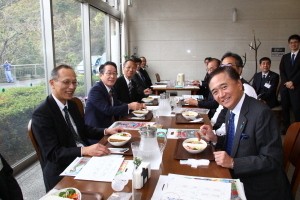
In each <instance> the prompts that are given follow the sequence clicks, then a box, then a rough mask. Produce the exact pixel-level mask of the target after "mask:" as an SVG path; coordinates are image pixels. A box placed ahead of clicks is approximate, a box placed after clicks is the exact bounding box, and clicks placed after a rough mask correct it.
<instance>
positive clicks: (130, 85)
mask: <svg viewBox="0 0 300 200" xmlns="http://www.w3.org/2000/svg"><path fill="white" fill-rule="evenodd" d="M128 90H129V96H130V97H131V92H132V83H131V81H130V82H129V83H128Z"/></svg>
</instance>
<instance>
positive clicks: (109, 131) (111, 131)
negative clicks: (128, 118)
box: [105, 127, 124, 135]
mask: <svg viewBox="0 0 300 200" xmlns="http://www.w3.org/2000/svg"><path fill="white" fill-rule="evenodd" d="M123 131H124V129H123V128H120V127H116V128H108V129H106V130H105V134H107V135H113V134H116V133H120V132H123Z"/></svg>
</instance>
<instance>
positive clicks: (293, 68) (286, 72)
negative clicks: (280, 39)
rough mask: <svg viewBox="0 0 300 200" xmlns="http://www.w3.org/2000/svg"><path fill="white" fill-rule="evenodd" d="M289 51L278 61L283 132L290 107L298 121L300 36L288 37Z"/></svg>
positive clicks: (288, 117) (287, 122)
mask: <svg viewBox="0 0 300 200" xmlns="http://www.w3.org/2000/svg"><path fill="white" fill-rule="evenodd" d="M288 42H289V46H290V48H291V53H288V54H285V55H283V56H282V58H281V61H280V66H279V70H280V76H281V85H280V95H281V104H282V123H283V126H284V129H283V130H282V132H281V134H283V135H284V134H285V133H286V130H287V129H288V127H289V126H290V109H292V111H293V113H294V116H295V121H296V122H300V103H299V102H300V55H298V54H299V45H300V36H299V35H291V36H290V37H289V39H288Z"/></svg>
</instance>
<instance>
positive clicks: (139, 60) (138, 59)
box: [133, 58, 142, 63]
mask: <svg viewBox="0 0 300 200" xmlns="http://www.w3.org/2000/svg"><path fill="white" fill-rule="evenodd" d="M133 60H134V62H135V63H137V62H138V63H142V60H141V59H140V58H134V59H133Z"/></svg>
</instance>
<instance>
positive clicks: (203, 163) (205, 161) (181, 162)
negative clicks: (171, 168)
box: [180, 159, 209, 168]
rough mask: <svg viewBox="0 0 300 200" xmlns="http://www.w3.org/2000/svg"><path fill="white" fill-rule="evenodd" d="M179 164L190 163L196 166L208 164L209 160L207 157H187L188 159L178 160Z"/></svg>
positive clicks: (193, 166)
mask: <svg viewBox="0 0 300 200" xmlns="http://www.w3.org/2000/svg"><path fill="white" fill-rule="evenodd" d="M180 164H181V165H191V167H192V168H197V167H198V166H208V165H209V160H207V159H200V160H196V159H188V160H180Z"/></svg>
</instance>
